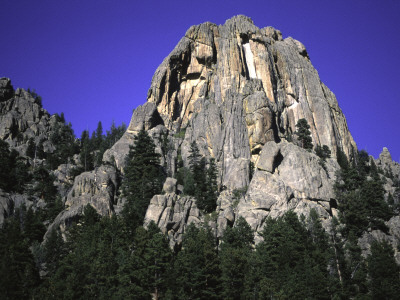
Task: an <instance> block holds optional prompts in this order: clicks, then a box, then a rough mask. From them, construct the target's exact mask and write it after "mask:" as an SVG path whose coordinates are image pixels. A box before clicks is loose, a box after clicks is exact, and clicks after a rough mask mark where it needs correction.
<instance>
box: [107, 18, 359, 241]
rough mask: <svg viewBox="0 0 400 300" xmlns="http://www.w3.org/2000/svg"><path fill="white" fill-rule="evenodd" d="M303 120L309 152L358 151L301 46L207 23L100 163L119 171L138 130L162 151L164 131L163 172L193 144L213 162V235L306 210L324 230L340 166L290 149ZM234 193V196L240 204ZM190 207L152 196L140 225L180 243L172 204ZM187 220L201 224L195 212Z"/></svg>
mask: <svg viewBox="0 0 400 300" xmlns="http://www.w3.org/2000/svg"><path fill="white" fill-rule="evenodd" d="M302 118H305V119H306V120H307V122H308V124H309V125H310V126H311V129H310V130H311V134H312V139H313V144H314V146H316V145H321V146H322V145H327V146H328V147H329V148H330V149H331V151H332V156H333V157H335V155H336V151H337V149H338V148H339V149H341V150H342V151H344V153H345V154H346V155H347V156H349V157H351V156H352V155H353V154H354V151H356V150H357V148H356V145H355V143H354V140H353V138H352V136H351V134H350V132H349V130H348V127H347V123H346V119H345V117H344V115H343V113H342V111H341V109H340V108H339V106H338V103H337V100H336V98H335V96H334V94H333V93H332V92H331V91H330V90H329V89H328V88H327V87H326V86H325V85H324V84H323V83H322V82H321V80H320V78H319V76H318V72H317V71H316V70H315V69H314V67H313V66H312V64H311V62H310V58H309V56H308V53H307V50H306V48H305V47H304V45H303V44H302V43H300V42H299V41H296V40H294V39H293V38H290V37H289V38H286V39H283V38H282V34H281V32H280V31H279V30H276V29H274V28H272V27H266V28H261V29H260V28H258V27H256V26H255V25H254V24H253V21H252V20H251V19H250V18H247V17H245V16H236V17H233V18H231V19H229V20H227V21H226V22H225V24H223V25H219V26H218V25H215V24H212V23H209V22H207V23H203V24H200V25H196V26H192V27H191V28H189V30H188V31H187V32H186V34H185V36H184V37H183V38H182V39H181V40H180V41H179V43H178V45H177V46H176V47H175V49H173V50H172V52H171V53H170V54H169V55H168V56H167V57H166V58H165V59H164V61H163V62H162V63H161V65H160V66H159V67H158V68H157V70H156V72H155V74H154V76H153V79H152V82H151V86H150V89H149V91H148V95H147V102H146V103H145V104H144V105H142V106H139V107H138V108H137V109H136V110H135V111H134V113H133V116H132V120H131V122H130V125H129V127H128V130H127V132H126V134H125V135H124V137H123V138H122V139H121V140H120V142H118V143H117V144H116V145H115V146H114V147H113V148H112V149H111V150H109V151H108V152H106V153H105V155H104V160H105V161H113V163H115V164H116V165H117V167H118V168H119V169H121V170H123V167H124V158H125V157H126V154H127V153H128V149H129V147H128V144H132V143H133V137H134V136H135V134H136V133H137V132H138V131H139V130H140V129H142V128H144V129H146V130H148V132H149V133H150V135H152V136H153V137H155V143H156V146H157V151H158V152H160V154H163V153H162V149H161V145H160V142H159V140H158V139H157V136H159V135H158V134H157V132H161V131H163V132H165V131H166V132H167V133H168V134H169V138H170V140H171V143H172V144H173V145H174V147H173V150H172V151H170V152H168V155H162V161H163V162H164V160H165V161H166V165H167V166H168V167H167V170H166V172H167V173H168V174H169V175H173V174H174V172H175V171H176V170H175V169H174V165H175V163H174V162H176V160H177V155H178V153H179V154H180V155H181V157H182V159H183V163H184V164H185V165H186V166H187V165H188V156H189V150H190V143H191V142H192V141H196V142H197V145H198V147H199V150H200V153H201V155H202V156H204V157H206V158H207V159H209V158H211V157H213V158H215V160H216V163H217V166H218V170H219V173H218V177H219V185H220V187H222V188H223V189H224V191H223V193H221V196H220V197H219V199H218V208H217V213H218V214H217V216H216V218H215V220H213V224H211V225H212V226H214V227H215V228H216V231H217V232H218V234H220V233H222V232H223V229H224V227H225V226H226V225H227V224H228V223H229V224H233V223H234V222H235V220H236V218H237V217H238V216H243V217H245V218H246V220H247V221H248V222H249V223H250V225H251V226H252V227H253V229H255V230H260V229H261V228H262V226H263V223H264V220H265V218H267V217H268V216H271V217H276V216H279V215H282V214H283V213H284V212H285V211H287V210H289V209H294V210H295V211H296V212H298V213H299V214H305V215H307V214H308V212H309V210H310V209H311V208H315V209H316V210H317V212H318V213H319V215H320V216H321V218H322V219H323V220H326V222H325V224H328V223H329V222H328V221H329V218H330V217H331V216H332V215H334V214H335V213H336V200H335V199H334V198H335V195H334V192H333V183H334V181H335V172H336V171H337V170H338V168H339V167H338V165H337V163H336V161H335V160H334V159H332V160H329V161H328V162H327V164H326V169H324V168H322V166H321V165H320V164H319V158H318V157H317V156H316V155H315V154H313V153H309V152H307V151H305V150H303V149H301V148H300V147H298V146H297V145H296V144H293V143H290V141H292V140H293V135H294V132H295V131H296V123H297V121H298V120H299V119H302ZM274 149H275V150H276V149H278V150H279V151H278V150H277V151H278V152H279V155H278V152H277V153H272V152H273V151H275V150H274ZM121 150H123V151H122V152H121ZM164 154H165V153H164ZM268 156H271V157H268ZM275 156H279V160H280V163H279V165H276V166H275V165H274V159H275ZM251 165H254V166H255V173H254V176H253V177H252V176H251ZM237 190H241V191H243V192H241V193H240V195H241V196H240V197H239V198H237V195H238V194H237V193H236V194H235V193H234V191H237ZM234 195H235V196H234ZM191 201H192V200H190V201H189V199H186V198H184V197H183V198H181V196H180V195H175V194H174V196H173V197H172V196H168V197H167V196H165V195H163V196H155V198H153V200H152V202H151V204H150V206H149V209H148V211H147V215H146V222H147V223H148V222H150V221H152V220H153V221H155V222H156V223H157V224H158V225H159V226H160V228H161V229H162V230H163V231H164V232H166V233H168V235H169V236H170V237H173V239H174V240H179V237H178V236H180V235H181V234H182V232H183V230H182V229H183V228H185V227H186V225H187V224H186V223H187V222H186V221H185V219H184V218H181V217H180V214H179V213H175V206H176V205H177V204H179V205H180V203H181V204H182V203H186V204H187V203H189V202H190V203H192V202H191ZM186 204H185V205H186ZM182 205H183V204H182ZM185 205H184V206H185ZM178 211H179V212H180V211H182V212H183V211H184V210H180V209H178ZM166 212H167V213H166ZM183 215H185V213H184V214H183ZM175 219H176V220H175ZM178 219H179V222H178V221H177V220H178ZM172 220H174V221H172ZM196 220H199V221H200V222H203V221H204V220H205V219H204V217H203V216H202V214H201V212H200V213H199V214H198V211H197V210H196ZM178 223H179V224H180V225H179V226H178V225H176V226H175V225H171V224H178Z"/></svg>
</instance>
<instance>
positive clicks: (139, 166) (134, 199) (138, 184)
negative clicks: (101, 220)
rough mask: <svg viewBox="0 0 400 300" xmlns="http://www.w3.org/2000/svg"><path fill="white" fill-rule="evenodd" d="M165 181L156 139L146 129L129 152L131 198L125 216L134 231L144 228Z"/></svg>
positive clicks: (127, 193)
mask: <svg viewBox="0 0 400 300" xmlns="http://www.w3.org/2000/svg"><path fill="white" fill-rule="evenodd" d="M162 181H163V174H162V171H161V167H160V159H159V154H158V153H156V151H155V145H154V142H153V139H152V138H151V137H150V136H149V135H148V133H147V132H146V131H145V130H144V129H142V130H141V131H139V133H138V135H137V136H136V137H135V143H134V146H133V147H131V149H130V151H129V154H128V157H127V164H126V168H125V178H124V181H123V192H124V195H125V196H126V197H127V202H126V204H125V206H124V209H123V215H124V218H125V219H126V220H127V222H129V223H130V224H131V226H132V227H131V228H132V229H133V230H134V228H136V227H137V226H140V225H142V223H143V219H144V216H145V213H146V210H147V207H148V205H149V202H150V200H151V198H152V197H153V196H154V195H155V194H158V193H160V192H161V187H162Z"/></svg>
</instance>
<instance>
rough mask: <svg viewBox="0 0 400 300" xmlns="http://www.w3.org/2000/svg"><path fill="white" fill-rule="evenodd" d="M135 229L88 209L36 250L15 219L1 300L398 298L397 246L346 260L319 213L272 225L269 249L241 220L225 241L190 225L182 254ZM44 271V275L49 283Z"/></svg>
mask: <svg viewBox="0 0 400 300" xmlns="http://www.w3.org/2000/svg"><path fill="white" fill-rule="evenodd" d="M25 215H26V214H25ZM21 219H22V220H24V221H23V222H22V223H21ZM130 222H131V220H130V219H126V218H125V217H118V216H115V215H114V216H112V217H111V218H110V217H102V218H101V217H100V216H99V215H98V214H97V213H96V211H95V210H94V209H93V208H92V207H91V206H87V207H86V208H85V210H84V215H83V217H82V218H81V220H80V222H79V223H78V224H76V225H74V226H72V227H71V228H70V229H69V230H68V232H67V233H66V235H67V239H66V241H64V240H63V238H62V235H61V233H60V232H59V231H53V232H52V233H51V234H50V235H49V236H48V239H47V241H46V242H45V243H44V245H42V246H40V245H38V244H37V243H35V242H34V241H35V238H34V236H35V232H32V230H29V231H28V229H29V228H30V226H28V225H27V221H26V217H25V218H21V216H19V218H18V219H17V218H11V219H9V220H8V221H7V223H6V226H5V228H4V229H2V230H1V231H0V242H1V243H0V253H1V265H0V268H1V269H0V272H1V275H2V276H1V277H0V292H1V294H2V296H3V297H4V299H29V298H36V299H350V298H357V299H361V298H362V299H398V295H399V291H400V290H399V289H400V283H399V267H398V265H397V264H396V262H395V260H394V253H393V249H392V247H391V246H390V245H388V244H387V243H378V242H374V243H373V244H372V247H371V254H370V255H369V256H368V257H367V258H366V259H362V258H360V257H357V256H354V254H353V253H354V252H353V250H352V249H348V248H347V247H345V250H346V251H349V253H348V254H347V255H344V256H343V257H342V258H343V260H341V258H339V261H338V254H337V253H335V246H334V245H333V244H332V242H331V237H330V236H329V235H328V234H327V233H326V232H325V231H324V230H323V228H322V225H321V222H320V220H319V219H318V216H317V214H316V213H315V211H311V214H310V217H309V218H307V219H306V218H304V217H303V218H300V219H299V218H298V217H297V215H296V214H295V213H294V212H288V213H286V214H285V215H283V216H282V217H279V218H277V219H267V220H266V225H265V227H264V229H263V230H262V232H261V236H262V238H263V241H262V242H260V243H259V244H257V245H256V246H255V245H254V235H253V234H254V233H253V232H252V230H251V228H250V226H249V225H248V224H247V223H246V221H245V220H244V219H242V218H241V219H239V220H237V222H236V224H235V226H234V227H232V228H231V227H228V228H227V229H226V231H225V233H224V236H223V238H222V240H221V241H218V239H217V238H216V237H215V235H214V233H213V232H212V230H211V229H210V228H208V227H207V226H206V225H204V226H200V227H196V226H195V225H193V224H191V225H189V226H188V228H187V230H186V233H185V235H184V237H183V242H182V245H181V247H179V249H174V250H171V248H170V247H169V244H168V241H167V239H166V236H165V235H164V234H163V233H161V232H160V230H159V229H158V227H157V226H156V225H155V224H154V223H150V224H149V226H148V227H147V228H143V227H142V226H138V227H136V228H134V229H133V228H132V226H131V223H130ZM39 230H40V228H39ZM132 230H133V231H132ZM32 241H33V243H32ZM30 245H33V246H30ZM29 247H31V249H33V254H32V252H31V251H30V249H29ZM336 250H337V249H336ZM339 257H340V255H339ZM357 259H361V263H360V262H358V263H357ZM357 264H359V265H358V267H357ZM38 267H40V268H42V272H43V270H44V271H45V273H46V274H45V275H44V276H43V277H42V278H40V277H39V274H38ZM42 275H43V274H42Z"/></svg>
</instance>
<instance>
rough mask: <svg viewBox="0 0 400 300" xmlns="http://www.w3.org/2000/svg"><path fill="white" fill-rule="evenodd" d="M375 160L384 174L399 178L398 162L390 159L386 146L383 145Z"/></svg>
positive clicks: (399, 167)
mask: <svg viewBox="0 0 400 300" xmlns="http://www.w3.org/2000/svg"><path fill="white" fill-rule="evenodd" d="M375 162H376V165H377V166H378V167H380V168H381V169H382V170H383V171H384V172H386V174H388V175H391V176H393V177H394V179H397V180H400V164H399V163H397V162H395V161H393V160H392V156H391V155H390V152H389V150H388V148H386V147H383V150H382V152H381V154H380V155H379V157H378V159H377V160H375Z"/></svg>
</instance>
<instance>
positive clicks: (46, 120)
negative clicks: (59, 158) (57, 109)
mask: <svg viewBox="0 0 400 300" xmlns="http://www.w3.org/2000/svg"><path fill="white" fill-rule="evenodd" d="M57 122H58V121H57V118H56V116H55V115H53V116H50V114H49V113H48V112H47V111H46V110H45V109H44V108H43V107H42V104H41V102H40V100H39V98H38V96H37V95H36V94H35V93H33V92H28V91H26V90H24V89H21V88H18V89H17V90H15V91H14V88H13V87H12V85H11V81H10V79H8V78H0V139H2V140H4V141H6V142H7V143H8V144H9V145H10V147H11V148H14V149H15V150H17V151H18V152H19V153H20V154H21V155H25V151H26V148H27V144H28V140H29V139H30V138H33V139H34V142H35V143H36V145H38V144H39V142H40V141H43V146H44V151H45V152H52V151H53V150H54V146H53V145H52V144H51V142H50V141H49V137H50V135H51V132H52V130H53V129H54V127H55V125H56V123H57Z"/></svg>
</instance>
